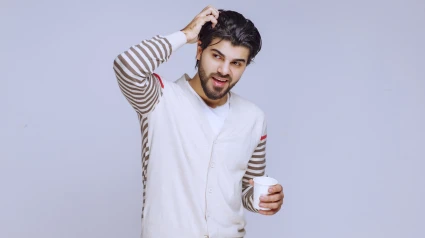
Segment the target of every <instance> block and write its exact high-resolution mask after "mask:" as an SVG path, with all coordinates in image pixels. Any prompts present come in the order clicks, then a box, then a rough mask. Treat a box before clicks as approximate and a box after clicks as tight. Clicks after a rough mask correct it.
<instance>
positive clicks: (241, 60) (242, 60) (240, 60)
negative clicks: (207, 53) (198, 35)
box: [211, 49, 246, 63]
mask: <svg viewBox="0 0 425 238" xmlns="http://www.w3.org/2000/svg"><path fill="white" fill-rule="evenodd" d="M211 50H212V51H214V52H216V53H217V54H219V55H220V56H222V57H224V58H226V56H225V55H224V54H223V53H221V52H220V51H219V50H217V49H211ZM233 61H237V62H244V63H245V62H246V60H245V59H234V60H233Z"/></svg>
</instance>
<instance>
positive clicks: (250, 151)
mask: <svg viewBox="0 0 425 238" xmlns="http://www.w3.org/2000/svg"><path fill="white" fill-rule="evenodd" d="M185 43H186V37H185V35H184V34H183V33H182V32H180V31H178V32H176V33H173V34H171V35H168V36H165V37H163V36H159V35H158V36H155V37H153V38H151V39H147V40H143V41H142V42H141V43H140V44H137V45H134V46H132V47H130V48H129V49H128V50H127V51H125V52H123V53H122V54H120V55H118V56H117V57H116V58H115V60H114V66H113V68H114V71H115V74H116V77H117V79H118V85H119V87H120V89H121V91H122V93H123V94H124V96H125V98H126V99H127V100H128V102H129V103H130V105H131V106H132V107H133V108H134V110H135V111H136V112H137V115H138V119H139V121H140V128H141V135H142V144H141V147H142V178H143V189H144V191H143V208H142V235H141V237H143V238H158V237H159V238H168V237H173V238H176V237H184V238H191V237H243V236H244V235H245V224H246V223H245V218H244V208H246V209H248V210H250V211H252V212H257V210H255V209H254V208H253V205H252V202H253V199H252V194H253V188H252V187H251V186H250V184H249V183H248V181H249V179H251V178H253V177H256V176H263V175H264V171H265V147H266V138H267V135H266V121H265V115H264V113H263V111H262V110H261V109H259V108H258V107H257V106H255V105H254V104H253V103H251V102H249V101H247V100H245V99H243V98H242V97H240V96H239V95H237V94H235V93H233V92H231V93H230V97H229V99H228V100H229V104H230V109H229V112H228V116H227V118H226V120H225V122H224V124H223V126H222V128H221V131H220V132H219V133H218V134H215V133H214V132H213V130H212V128H211V126H210V124H209V122H208V119H207V117H206V115H205V113H204V111H203V108H202V107H203V106H204V102H203V101H202V99H201V98H200V97H199V95H198V94H197V93H196V92H195V91H194V90H193V89H192V87H191V86H190V84H189V83H188V80H190V77H189V76H188V75H187V74H184V75H183V76H182V77H180V78H179V79H178V80H176V81H175V82H171V81H167V80H162V79H161V78H160V77H159V76H158V75H157V74H155V73H154V72H155V70H156V69H157V68H158V67H159V66H160V65H161V64H162V63H164V62H166V61H167V60H168V59H169V58H170V56H171V54H172V52H174V51H176V50H177V49H178V48H180V47H181V46H183V45H184V44H185Z"/></svg>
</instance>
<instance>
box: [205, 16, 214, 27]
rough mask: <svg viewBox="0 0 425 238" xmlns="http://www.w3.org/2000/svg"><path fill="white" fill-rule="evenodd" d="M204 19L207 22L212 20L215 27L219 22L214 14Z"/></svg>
mask: <svg viewBox="0 0 425 238" xmlns="http://www.w3.org/2000/svg"><path fill="white" fill-rule="evenodd" d="M204 21H205V22H209V21H210V22H211V23H212V27H213V28H214V27H215V25H216V24H217V19H216V18H215V17H214V16H213V15H208V16H205V17H204Z"/></svg>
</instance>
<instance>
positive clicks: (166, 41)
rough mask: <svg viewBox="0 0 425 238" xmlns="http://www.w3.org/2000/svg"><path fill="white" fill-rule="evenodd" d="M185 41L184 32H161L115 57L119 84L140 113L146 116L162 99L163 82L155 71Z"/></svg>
mask: <svg viewBox="0 0 425 238" xmlns="http://www.w3.org/2000/svg"><path fill="white" fill-rule="evenodd" d="M185 43H186V36H185V35H184V33H183V32H181V31H178V32H176V33H173V34H171V35H168V36H165V37H164V36H160V35H158V36H155V37H153V38H151V39H147V40H143V41H142V42H141V43H140V44H137V45H134V46H132V47H130V49H128V50H127V51H124V52H123V53H121V54H120V55H118V56H117V57H116V58H115V60H114V66H113V68H114V71H115V76H116V77H117V79H118V84H119V87H120V89H121V92H122V93H123V94H124V96H125V97H126V99H127V100H128V102H129V103H130V104H131V105H132V107H133V108H134V109H135V110H136V112H138V113H139V114H141V115H146V114H148V113H149V112H151V111H152V110H153V108H154V106H155V105H156V104H157V103H158V102H159V99H160V97H161V95H162V88H163V83H162V81H161V79H160V78H159V77H157V76H156V75H155V74H154V71H155V70H156V69H157V68H158V67H159V66H160V65H161V64H162V63H164V62H166V61H167V60H168V59H169V58H170V56H171V54H172V52H173V51H175V50H177V49H178V48H179V47H181V46H182V45H184V44H185Z"/></svg>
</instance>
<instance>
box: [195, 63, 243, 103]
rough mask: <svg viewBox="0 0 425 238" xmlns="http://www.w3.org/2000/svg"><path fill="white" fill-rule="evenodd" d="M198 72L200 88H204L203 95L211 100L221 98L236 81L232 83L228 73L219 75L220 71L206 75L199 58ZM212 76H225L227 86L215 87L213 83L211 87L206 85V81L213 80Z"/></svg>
mask: <svg viewBox="0 0 425 238" xmlns="http://www.w3.org/2000/svg"><path fill="white" fill-rule="evenodd" d="M198 74H199V78H200V80H201V86H202V89H203V90H204V93H205V95H206V96H207V97H208V98H209V99H211V100H218V99H221V98H223V97H224V96H226V94H227V93H228V92H229V91H230V90H231V89H232V88H233V87H234V86H235V85H236V83H235V84H232V78H231V77H230V76H229V75H227V76H226V75H221V74H220V73H216V74H210V75H209V76H208V75H207V74H206V73H205V70H204V68H203V67H202V63H201V60H200V61H199V68H198ZM214 76H217V77H220V78H226V79H227V80H228V81H227V82H228V86H227V88H226V87H224V88H221V87H215V86H214V85H213V86H211V87H208V81H209V80H214V79H212V77H214Z"/></svg>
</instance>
